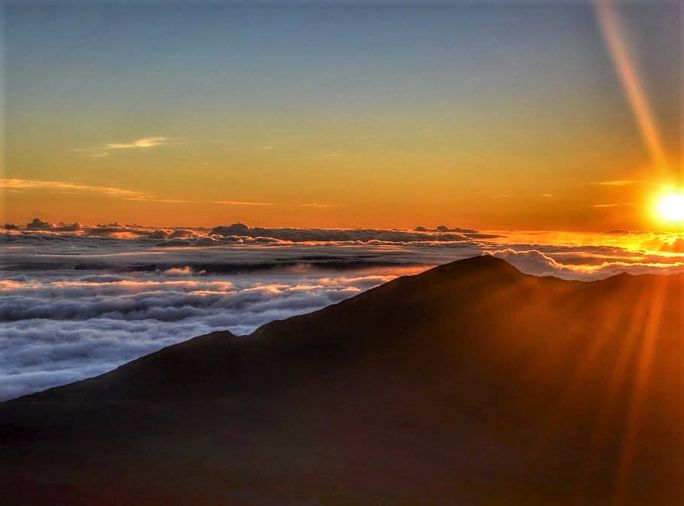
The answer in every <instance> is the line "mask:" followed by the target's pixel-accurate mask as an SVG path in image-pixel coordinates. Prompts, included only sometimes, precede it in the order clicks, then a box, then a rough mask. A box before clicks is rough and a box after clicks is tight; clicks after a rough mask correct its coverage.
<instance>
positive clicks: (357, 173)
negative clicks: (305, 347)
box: [0, 1, 684, 232]
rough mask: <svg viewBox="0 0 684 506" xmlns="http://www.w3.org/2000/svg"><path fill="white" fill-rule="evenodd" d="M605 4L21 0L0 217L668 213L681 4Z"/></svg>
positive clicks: (330, 224) (183, 222)
mask: <svg viewBox="0 0 684 506" xmlns="http://www.w3.org/2000/svg"><path fill="white" fill-rule="evenodd" d="M604 7H605V6H604ZM606 9H607V10H605V9H604V10H603V11H601V7H600V5H599V7H597V5H596V4H594V3H590V2H575V1H571V2H485V3H482V2H479V3H475V2H452V3H449V2H442V3H440V4H431V3H427V2H424V3H413V4H411V3H409V4H408V5H407V4H399V3H394V2H373V3H370V4H366V5H358V4H355V3H352V2H298V3H293V2H270V3H264V4H261V5H257V6H255V5H247V4H234V3H231V4H228V3H223V2H208V3H204V2H173V3H170V2H144V1H141V2H106V3H102V2H94V1H91V2H41V3H33V2H31V1H28V2H8V3H7V5H6V6H5V9H4V21H5V26H4V32H5V38H4V41H5V44H4V45H5V47H4V49H5V55H4V56H5V64H4V75H3V80H4V84H5V90H4V91H5V94H4V105H5V122H4V127H5V157H4V158H5V159H4V162H5V164H4V170H3V174H2V176H3V178H2V180H1V181H0V185H1V186H2V188H3V191H2V194H3V195H2V196H3V200H4V205H3V208H4V214H5V216H4V217H3V219H4V220H5V221H6V222H10V223H19V224H25V223H27V222H29V221H30V220H31V219H33V218H34V217H40V218H43V219H46V220H50V221H52V222H69V223H71V222H81V223H90V224H95V223H109V222H114V221H117V222H121V223H138V224H143V225H155V226H213V225H218V224H227V223H234V222H244V223H247V224H249V225H252V226H262V227H283V226H293V227H304V228H305V227H319V228H339V227H342V228H356V227H380V228H413V227H415V226H416V225H421V224H426V225H429V226H435V225H437V224H441V223H446V224H447V225H449V226H463V227H473V228H478V229H485V230H492V229H499V230H500V229H509V230H510V229H517V230H569V231H596V232H598V231H605V230H611V229H627V230H645V229H646V230H648V229H651V228H654V227H657V225H658V224H657V223H654V220H653V217H652V215H651V213H650V212H649V208H650V207H651V201H652V199H653V198H654V197H653V196H654V194H656V193H657V192H659V191H661V190H660V189H661V188H662V187H663V185H669V184H677V183H678V178H679V173H680V170H681V156H682V138H681V136H682V128H681V119H682V99H681V98H682V97H681V95H682V93H681V90H682V68H683V67H684V65H683V60H682V49H681V48H682V32H683V29H682V26H683V13H682V9H683V7H682V5H681V4H680V3H679V2H658V1H655V2H653V1H652V2H630V3H627V4H626V3H618V4H616V5H614V4H612V3H611V4H608V7H607V8H606Z"/></svg>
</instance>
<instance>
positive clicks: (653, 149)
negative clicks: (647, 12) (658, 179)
mask: <svg viewBox="0 0 684 506" xmlns="http://www.w3.org/2000/svg"><path fill="white" fill-rule="evenodd" d="M595 5H596V14H597V16H596V17H597V19H598V22H599V25H600V27H601V33H602V35H603V38H604V40H605V43H606V47H607V48H608V52H609V53H610V56H611V59H612V61H613V64H614V66H615V70H616V72H617V74H618V77H619V79H620V84H621V85H622V89H623V92H624V94H625V97H626V98H627V101H628V102H629V105H630V107H631V109H632V113H633V114H634V118H635V120H636V124H637V128H638V129H639V132H640V134H641V137H642V139H643V141H644V144H645V147H646V149H647V150H648V152H649V154H650V157H651V160H652V162H653V164H654V166H655V167H657V168H664V167H666V166H667V157H666V155H665V149H664V147H663V143H662V140H661V137H660V133H659V131H658V126H657V124H656V120H655V118H654V115H653V112H652V110H651V107H650V104H649V102H648V97H647V94H646V91H645V89H644V86H643V83H642V81H641V77H640V76H639V72H638V70H637V67H636V65H635V63H634V61H633V58H632V54H631V52H630V49H629V45H628V44H627V40H626V38H625V35H624V31H623V28H622V24H621V22H620V18H619V15H618V12H617V9H616V7H615V3H614V1H613V0H597V2H596V4H595Z"/></svg>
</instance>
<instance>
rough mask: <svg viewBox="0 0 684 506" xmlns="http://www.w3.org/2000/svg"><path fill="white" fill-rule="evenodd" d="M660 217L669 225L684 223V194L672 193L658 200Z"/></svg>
mask: <svg viewBox="0 0 684 506" xmlns="http://www.w3.org/2000/svg"><path fill="white" fill-rule="evenodd" d="M656 211H657V214H658V217H659V218H660V219H661V220H663V221H667V222H669V223H684V193H683V192H670V193H667V194H665V195H663V196H662V197H660V198H659V199H658V202H657V208H656Z"/></svg>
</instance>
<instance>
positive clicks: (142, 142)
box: [104, 136, 167, 149]
mask: <svg viewBox="0 0 684 506" xmlns="http://www.w3.org/2000/svg"><path fill="white" fill-rule="evenodd" d="M166 142H167V138H166V137H161V136H157V137H142V138H140V139H136V140H134V141H131V142H113V143H109V144H105V145H104V149H140V148H143V149H145V148H156V147H157V146H161V145H162V144H166Z"/></svg>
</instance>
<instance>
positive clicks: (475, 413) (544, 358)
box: [0, 256, 684, 506]
mask: <svg viewBox="0 0 684 506" xmlns="http://www.w3.org/2000/svg"><path fill="white" fill-rule="evenodd" d="M683 309H684V277H683V276H629V275H619V276H616V277H613V278H609V279H607V280H604V281H596V282H588V283H585V282H573V281H562V280H559V279H556V278H552V277H544V278H541V277H534V276H528V275H524V274H522V273H520V272H518V271H517V270H516V269H514V268H513V267H511V266H510V265H509V264H507V263H505V262H504V261H502V260H499V259H496V258H493V257H491V256H482V257H476V258H472V259H468V260H462V261H458V262H454V263H451V264H447V265H443V266H440V267H436V268H434V269H431V270H429V271H427V272H425V273H423V274H420V275H417V276H408V277H402V278H398V279H396V280H394V281H392V282H389V283H387V284H385V285H382V286H380V287H378V288H375V289H373V290H369V291H367V292H365V293H362V294H360V295H358V296H356V297H354V298H351V299H348V300H345V301H343V302H341V303H339V304H335V305H332V306H329V307H327V308H325V309H323V310H320V311H316V312H314V313H311V314H308V315H304V316H297V317H294V318H290V319H287V320H284V321H275V322H272V323H269V324H267V325H264V326H263V327H261V328H259V329H258V330H257V331H255V332H254V333H253V334H252V335H250V336H244V337H238V336H234V335H232V334H230V333H229V332H218V333H213V334H208V335H205V336H201V337H197V338H195V339H191V340H189V341H186V342H184V343H181V344H178V345H175V346H170V347H168V348H165V349H163V350H161V351H159V352H157V353H153V354H151V355H148V356H145V357H142V358H140V359H138V360H135V361H133V362H130V363H128V364H126V365H124V366H122V367H119V368H118V369H116V370H114V371H112V372H110V373H107V374H104V375H102V376H99V377H96V378H93V379H89V380H85V381H81V382H77V383H73V384H71V385H66V386H63V387H59V388H54V389H50V390H47V391H45V392H41V393H38V394H34V395H30V396H27V397H23V398H20V399H17V400H14V401H9V402H6V403H4V404H2V405H0V497H4V498H5V499H4V500H3V501H2V504H5V505H8V504H9V505H14V504H31V505H41V504H46V505H47V504H49V505H56V504H66V505H93V504H97V505H100V504H103V505H104V504H116V505H162V504H163V505H191V504H192V505H194V504H201V505H226V506H232V505H247V506H251V505H407V506H408V505H523V506H536V505H551V504H553V505H582V506H589V505H608V504H614V505H655V504H657V505H663V506H667V505H678V504H684V431H682V427H684V424H683V423H682V422H684V416H683V415H684V402H683V401H684V393H683V392H684V389H682V387H683V386H684V353H683V352H684V349H683V345H682V336H684V332H683V329H684V311H683Z"/></svg>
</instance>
